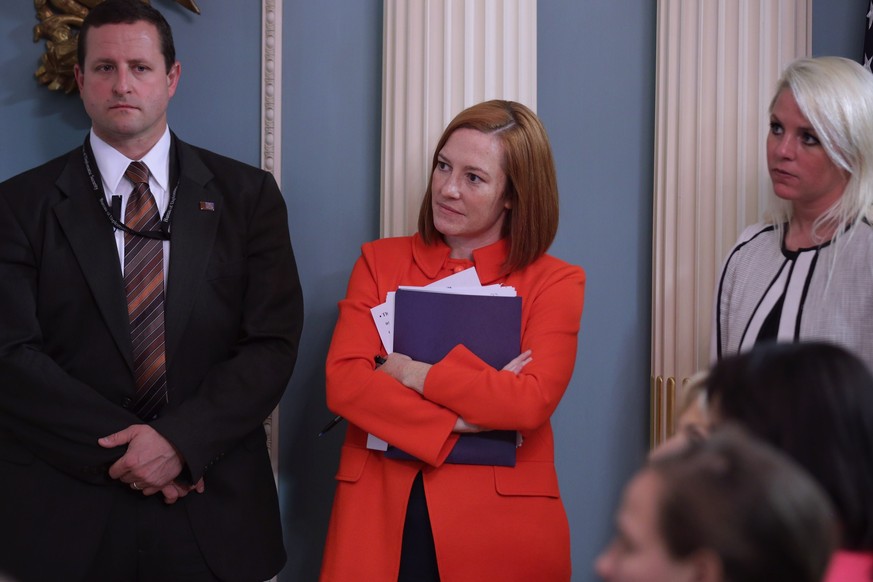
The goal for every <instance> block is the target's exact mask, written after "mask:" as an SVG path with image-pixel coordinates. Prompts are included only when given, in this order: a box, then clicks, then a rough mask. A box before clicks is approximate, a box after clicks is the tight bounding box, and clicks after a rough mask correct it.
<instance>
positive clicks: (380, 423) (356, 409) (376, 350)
mask: <svg viewBox="0 0 873 582" xmlns="http://www.w3.org/2000/svg"><path fill="white" fill-rule="evenodd" d="M404 259H405V260H406V262H409V260H410V259H409V258H407V257H403V256H397V257H391V256H388V255H386V254H380V255H379V257H378V260H377V257H376V252H375V249H374V247H373V245H364V247H363V252H362V255H361V257H360V258H359V259H358V261H357V263H356V264H355V267H354V269H353V270H352V275H351V278H350V279H349V286H348V290H347V292H346V297H345V299H343V300H342V301H340V304H339V319H338V320H337V324H336V327H335V329H334V334H333V339H332V340H331V345H330V350H329V351H328V355H327V368H326V380H327V386H326V391H327V405H328V408H330V409H331V410H332V411H333V412H335V413H337V414H340V415H342V416H343V417H344V418H345V419H346V420H348V421H349V422H350V423H351V424H353V425H355V426H353V427H352V428H351V429H350V430H356V429H355V427H359V428H360V429H361V430H363V431H364V432H365V433H367V432H369V433H372V434H374V435H376V436H378V437H379V438H381V439H383V440H385V441H387V442H389V443H391V444H392V445H396V446H397V447H399V448H401V449H403V450H404V451H406V452H408V453H409V454H411V455H413V456H415V457H417V458H419V459H421V460H422V461H425V462H427V463H429V464H431V465H439V464H441V463H442V462H443V461H444V460H445V458H446V456H447V455H448V453H449V451H451V449H452V447H453V446H454V443H455V441H456V440H457V435H454V434H453V433H452V429H453V428H454V425H455V421H456V420H457V418H458V415H457V413H455V412H453V411H452V410H450V409H448V408H446V407H445V406H442V405H440V404H437V403H434V402H430V401H428V400H426V399H424V398H422V397H421V396H420V395H419V394H417V393H416V392H414V391H413V390H410V389H409V388H406V387H405V386H403V385H402V384H401V383H400V382H398V381H397V380H395V379H393V378H392V377H390V376H389V375H388V374H385V373H382V372H379V371H378V370H376V365H375V362H374V356H376V355H377V354H384V353H385V350H384V348H383V347H382V343H381V340H380V338H379V333H378V331H377V329H376V325H375V324H374V322H373V318H372V315H371V313H370V309H371V308H372V307H375V306H376V305H380V304H382V303H383V302H384V301H385V294H386V292H387V291H394V290H395V289H396V288H397V285H398V284H406V283H407V282H406V281H397V280H394V279H393V278H392V277H390V276H381V277H380V272H379V267H380V266H383V265H384V266H385V268H386V269H388V270H396V265H394V264H393V261H395V260H398V261H402V260H404ZM409 283H410V284H419V282H409ZM360 438H361V439H363V435H360Z"/></svg>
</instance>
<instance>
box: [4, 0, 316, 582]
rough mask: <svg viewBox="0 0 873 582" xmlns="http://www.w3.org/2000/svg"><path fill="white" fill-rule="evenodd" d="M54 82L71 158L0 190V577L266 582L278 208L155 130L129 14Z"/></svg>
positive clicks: (159, 111) (104, 10) (161, 126)
mask: <svg viewBox="0 0 873 582" xmlns="http://www.w3.org/2000/svg"><path fill="white" fill-rule="evenodd" d="M75 73H76V80H77V82H78V86H79V90H80V93H81V97H82V100H83V102H84V105H85V109H86V111H87V112H88V114H89V116H90V118H91V120H92V130H91V132H90V134H89V136H88V138H87V139H86V141H85V144H84V145H83V146H82V147H78V148H76V149H75V150H73V151H72V152H70V153H69V154H67V155H65V156H62V157H60V158H57V159H55V160H52V161H50V162H48V163H47V164H44V165H42V166H40V167H38V168H35V169H33V170H30V171H28V172H25V173H23V174H21V175H19V176H16V177H14V178H12V179H10V180H8V181H6V182H5V183H3V184H0V306H2V307H0V309H2V312H3V317H2V324H0V528H2V531H3V532H4V534H3V542H2V543H0V577H2V576H3V575H7V576H12V577H13V578H14V579H18V580H21V581H29V580H51V581H59V580H65V581H73V580H87V581H89V582H90V581H96V580H117V581H125V582H127V581H133V580H156V581H157V580H160V581H173V580H197V581H200V580H225V581H235V580H239V581H255V580H265V579H267V578H270V577H271V576H273V575H274V574H276V573H277V572H278V571H279V570H280V569H281V567H282V565H283V564H284V561H285V551H284V546H283V542H282V532H281V523H280V519H279V507H278V499H277V494H276V487H275V483H274V481H273V476H272V470H271V466H270V460H269V456H268V452H267V447H266V440H265V433H264V429H263V421H264V419H265V418H266V417H267V416H268V415H269V414H270V411H271V410H273V408H274V407H275V406H276V405H277V404H278V402H279V399H280V397H281V395H282V393H283V391H284V389H285V387H286V385H287V382H288V380H289V378H290V376H291V372H292V370H293V367H294V362H295V359H296V355H297V347H298V342H299V337H300V333H301V329H302V323H303V305H302V294H301V290H300V284H299V280H298V277H297V270H296V265H295V261H294V255H293V252H292V249H291V241H290V237H289V233H288V225H287V216H286V209H285V205H284V202H283V200H282V196H281V193H280V192H279V189H278V187H277V185H276V183H275V181H274V180H273V178H272V176H271V175H270V174H268V173H266V172H263V171H261V170H259V169H257V168H253V167H250V166H247V165H245V164H242V163H240V162H236V161H234V160H231V159H228V158H224V157H221V156H219V155H217V154H214V153H211V152H208V151H205V150H202V149H199V148H196V147H193V146H191V145H188V144H186V143H184V142H182V141H180V140H179V139H177V138H176V137H175V135H173V134H172V133H171V132H170V131H169V129H168V126H167V118H166V110H167V105H168V103H169V100H170V98H171V97H172V96H173V94H174V92H175V90H176V86H177V84H178V82H179V76H180V73H181V68H180V65H179V63H178V62H177V61H176V60H175V50H174V48H173V40H172V34H171V32H170V28H169V26H168V25H167V23H166V21H165V20H164V18H163V16H161V14H160V13H159V12H157V11H156V10H154V9H153V8H151V7H149V6H148V5H146V4H144V3H142V2H141V1H139V0H107V1H106V2H104V3H102V4H98V5H97V6H96V7H95V8H94V9H92V11H91V12H90V14H89V16H88V17H87V19H86V20H85V23H84V25H83V27H82V30H81V33H80V38H79V62H78V66H77V67H76V71H75ZM140 161H141V162H143V163H144V165H139V164H136V163H132V162H140ZM128 167H130V168H131V169H137V168H138V169H139V170H138V171H139V173H137V172H135V171H134V172H133V173H131V174H128V173H127V172H128ZM152 207H156V209H157V212H155V210H152ZM137 209H139V210H137ZM136 212H140V213H141V214H139V215H135V213H136ZM158 216H160V218H158ZM150 217H153V218H154V220H153V222H151V223H148V222H145V221H146V220H147V219H148V220H151V219H152V218H150ZM140 220H142V222H141V221H140ZM146 256H147V257H149V258H148V259H143V262H144V263H146V262H147V263H148V266H147V267H139V266H134V261H135V260H139V259H138V257H146ZM142 273H146V274H148V273H150V275H148V277H150V278H146V274H143V275H141V274H142ZM137 277H139V279H138V281H139V282H138V283H137V282H136V280H137ZM135 285H140V288H139V290H136V291H132V289H137V288H136V287H135ZM140 291H142V294H141V295H140ZM141 296H142V297H146V298H147V299H146V300H143V301H141V300H140V297H141ZM144 306H145V307H144ZM137 310H139V311H137ZM141 329H147V331H148V333H149V334H152V335H150V336H149V337H150V339H149V341H148V342H145V343H144V342H143V341H142V339H141V336H140V335H139V333H140V330H141ZM144 345H147V346H148V347H147V348H146V347H144Z"/></svg>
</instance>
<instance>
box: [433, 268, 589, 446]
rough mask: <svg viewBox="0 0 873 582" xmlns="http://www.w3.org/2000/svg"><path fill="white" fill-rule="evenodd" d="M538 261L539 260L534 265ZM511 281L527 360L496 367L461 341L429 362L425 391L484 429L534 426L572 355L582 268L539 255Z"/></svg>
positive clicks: (559, 389) (566, 376)
mask: <svg viewBox="0 0 873 582" xmlns="http://www.w3.org/2000/svg"><path fill="white" fill-rule="evenodd" d="M541 262H542V263H543V264H539V263H541ZM512 279H513V278H512V277H510V279H509V280H508V281H507V284H509V285H515V286H516V289H517V291H518V293H519V295H521V297H522V342H521V344H522V350H532V357H533V360H532V361H531V362H530V363H529V364H527V365H526V366H525V367H524V369H523V370H522V371H521V373H520V374H518V375H515V374H513V373H511V372H502V371H498V370H495V369H494V368H492V367H491V366H489V365H488V364H486V363H485V362H483V361H482V360H480V359H479V358H478V357H477V356H476V355H475V354H473V353H472V352H470V351H469V350H468V349H466V348H465V347H464V346H458V347H456V348H455V349H453V350H452V351H451V352H449V354H448V355H447V356H446V357H445V358H443V360H442V361H440V362H438V363H437V364H435V365H434V366H433V367H432V368H431V369H430V371H429V372H428V375H427V378H426V380H425V386H424V395H425V397H426V398H427V399H428V400H430V401H431V402H433V403H436V404H440V405H442V406H445V407H447V408H450V409H451V410H453V411H455V412H456V413H457V414H459V415H460V416H462V417H463V418H464V420H466V421H467V422H471V423H473V424H477V425H479V426H483V427H487V428H490V429H503V430H519V431H528V430H533V429H536V428H538V427H540V426H541V425H543V424H544V423H545V422H547V421H548V419H549V417H550V416H551V415H552V413H553V412H554V410H555V408H556V407H557V406H558V402H560V400H561V397H562V396H563V394H564V391H565V390H566V388H567V384H568V383H569V382H570V376H571V375H572V373H573V366H574V364H575V360H576V345H577V336H578V333H579V324H580V319H581V317H582V304H583V296H584V291H585V273H584V271H582V269H581V268H579V267H575V266H572V265H568V264H566V263H562V262H560V261H557V260H556V259H554V258H551V257H543V258H541V259H540V260H538V261H537V262H535V263H534V264H533V265H531V266H530V267H528V268H527V269H526V270H525V272H524V273H523V274H522V275H521V276H520V280H519V281H513V280H512Z"/></svg>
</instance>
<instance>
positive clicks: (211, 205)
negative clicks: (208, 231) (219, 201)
mask: <svg viewBox="0 0 873 582" xmlns="http://www.w3.org/2000/svg"><path fill="white" fill-rule="evenodd" d="M200 210H203V211H205V212H215V202H207V201H206V200H201V201H200Z"/></svg>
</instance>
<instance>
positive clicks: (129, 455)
mask: <svg viewBox="0 0 873 582" xmlns="http://www.w3.org/2000/svg"><path fill="white" fill-rule="evenodd" d="M97 442H98V443H99V444H100V446H101V447H104V448H107V449H111V448H114V447H119V446H123V445H127V451H126V452H125V453H124V455H122V457H121V458H120V459H118V460H117V461H115V463H113V464H112V466H111V467H110V468H109V476H110V477H111V478H113V479H115V480H117V481H121V482H122V483H124V484H126V485H128V486H130V487H131V488H132V489H136V490H138V491H142V493H143V495H154V494H155V493H161V494H163V496H164V502H165V503H168V504H172V503H175V502H176V501H177V500H179V499H181V498H182V497H185V496H186V495H188V493H190V492H191V491H196V492H197V493H203V491H204V490H205V487H204V482H203V479H200V480H199V481H198V482H197V483H196V484H195V485H191V486H189V485H184V484H181V483H178V482H176V481H175V479H176V477H178V476H179V473H181V472H182V467H183V466H184V464H185V462H184V459H183V458H182V455H181V454H180V453H179V451H178V450H177V449H176V448H175V447H174V446H173V445H172V444H171V443H170V441H168V440H167V439H165V438H164V437H163V436H162V435H161V434H160V433H159V432H158V431H156V430H155V429H153V428H152V427H150V426H149V425H147V424H134V425H131V426H129V427H127V428H126V429H124V430H121V431H119V432H117V433H114V434H111V435H109V436H105V437H103V438H101V439H100V440H98V441H97Z"/></svg>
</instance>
